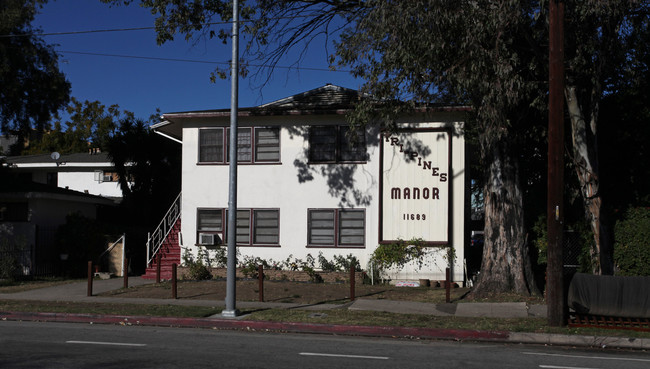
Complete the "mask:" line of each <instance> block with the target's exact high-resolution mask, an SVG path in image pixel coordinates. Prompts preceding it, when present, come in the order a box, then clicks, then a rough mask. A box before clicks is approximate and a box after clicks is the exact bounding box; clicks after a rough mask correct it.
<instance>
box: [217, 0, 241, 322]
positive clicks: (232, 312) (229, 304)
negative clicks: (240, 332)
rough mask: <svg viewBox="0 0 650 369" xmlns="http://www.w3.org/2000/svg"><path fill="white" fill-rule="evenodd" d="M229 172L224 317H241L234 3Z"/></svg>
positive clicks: (236, 16)
mask: <svg viewBox="0 0 650 369" xmlns="http://www.w3.org/2000/svg"><path fill="white" fill-rule="evenodd" d="M230 79H231V92H230V148H229V155H230V166H229V169H230V172H229V186H228V239H227V242H228V262H227V272H226V309H225V310H223V311H222V312H221V315H222V316H223V317H228V318H234V317H236V316H237V315H238V314H239V311H237V308H236V306H235V304H236V303H235V301H236V299H235V296H236V279H237V273H236V269H235V268H236V267H237V113H238V110H239V101H238V98H239V4H238V1H237V0H234V1H233V4H232V61H231V68H230Z"/></svg>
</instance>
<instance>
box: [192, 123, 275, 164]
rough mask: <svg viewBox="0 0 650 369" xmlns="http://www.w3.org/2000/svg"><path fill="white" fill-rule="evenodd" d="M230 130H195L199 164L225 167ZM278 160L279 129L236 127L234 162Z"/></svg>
mask: <svg viewBox="0 0 650 369" xmlns="http://www.w3.org/2000/svg"><path fill="white" fill-rule="evenodd" d="M229 146H230V129H229V128H206V129H201V130H199V163H214V164H225V163H228V162H229V161H230V149H229ZM279 161H280V127H240V128H238V129H237V162H238V163H269V162H279Z"/></svg>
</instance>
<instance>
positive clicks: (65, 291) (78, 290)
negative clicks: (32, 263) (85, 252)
mask: <svg viewBox="0 0 650 369" xmlns="http://www.w3.org/2000/svg"><path fill="white" fill-rule="evenodd" d="M128 282H129V286H131V287H134V286H141V285H145V284H152V283H154V282H153V281H152V280H149V279H143V278H141V277H129V281H128ZM123 284H124V283H123V280H122V279H121V278H113V279H106V280H95V281H93V287H92V290H93V296H87V295H88V293H87V292H88V291H87V289H88V284H87V282H76V283H68V284H62V285H58V286H53V287H47V288H41V289H35V290H30V291H24V292H18V293H10V294H1V293H0V300H2V299H5V300H32V301H34V300H40V301H70V302H106V303H118V304H120V303H121V304H126V303H129V304H145V305H179V306H209V307H223V306H225V302H224V301H215V300H197V299H176V300H174V299H171V298H169V299H150V298H131V297H104V296H97V295H98V294H102V293H105V292H109V291H114V290H118V289H120V288H122V287H123ZM405 288H407V287H405ZM237 307H239V308H245V309H250V308H253V309H263V308H267V309H269V308H273V309H305V310H330V309H344V308H347V309H349V310H366V311H383V312H389V313H398V314H422V315H432V316H462V317H485V318H528V317H532V318H545V317H546V306H545V305H530V306H528V305H527V304H526V303H524V302H509V303H457V304H432V303H424V302H413V301H392V300H377V299H356V300H355V301H353V302H351V303H348V304H344V305H341V304H298V303H281V302H254V301H237Z"/></svg>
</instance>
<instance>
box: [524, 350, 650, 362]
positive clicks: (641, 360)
mask: <svg viewBox="0 0 650 369" xmlns="http://www.w3.org/2000/svg"><path fill="white" fill-rule="evenodd" d="M522 354H524V355H538V356H554V357H570V358H574V359H594V360H619V361H640V362H643V363H650V359H633V358H625V357H606V356H580V355H565V354H545V353H541V352H522Z"/></svg>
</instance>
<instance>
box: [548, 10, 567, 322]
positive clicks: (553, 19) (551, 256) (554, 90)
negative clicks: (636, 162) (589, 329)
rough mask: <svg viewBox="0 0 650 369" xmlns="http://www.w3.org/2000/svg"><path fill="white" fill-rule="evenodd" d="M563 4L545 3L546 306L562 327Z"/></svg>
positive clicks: (550, 320) (553, 318)
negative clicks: (547, 67)
mask: <svg viewBox="0 0 650 369" xmlns="http://www.w3.org/2000/svg"><path fill="white" fill-rule="evenodd" d="M563 205H564V1H563V0H551V1H550V2H549V98H548V196H547V208H546V210H547V227H548V228H547V230H548V255H547V260H548V264H547V267H546V304H547V309H548V310H547V318H548V324H549V325H550V326H554V327H559V326H563V325H566V317H565V310H566V308H565V306H566V302H565V300H564V298H565V297H564V275H563V266H562V261H563V258H562V246H563V242H562V238H563V237H562V236H563V234H562V232H563V228H562V225H563V223H564V206H563Z"/></svg>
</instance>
